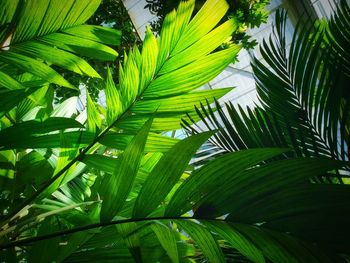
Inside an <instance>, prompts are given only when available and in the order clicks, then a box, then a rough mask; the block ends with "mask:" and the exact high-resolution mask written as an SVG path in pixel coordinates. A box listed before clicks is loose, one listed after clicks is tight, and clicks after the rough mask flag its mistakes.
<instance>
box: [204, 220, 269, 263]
mask: <svg viewBox="0 0 350 263" xmlns="http://www.w3.org/2000/svg"><path fill="white" fill-rule="evenodd" d="M204 225H205V226H207V227H208V228H209V229H210V230H211V231H214V232H216V233H217V234H218V235H219V236H220V237H222V238H224V239H225V240H227V241H228V242H229V243H230V245H231V246H232V247H233V248H234V249H237V250H238V251H239V252H240V253H241V254H242V255H243V256H245V257H246V258H248V259H249V260H251V261H252V262H256V263H264V262H265V259H264V256H263V254H262V253H261V251H260V250H259V249H258V248H257V247H256V246H255V245H254V243H253V242H251V240H249V239H248V238H247V237H246V236H244V235H243V234H241V233H240V232H239V231H237V230H236V229H235V227H234V225H233V224H232V225H230V224H227V223H225V222H215V221H205V222H204Z"/></svg>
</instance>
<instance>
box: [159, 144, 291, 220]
mask: <svg viewBox="0 0 350 263" xmlns="http://www.w3.org/2000/svg"><path fill="white" fill-rule="evenodd" d="M286 151H287V150H286V149H277V148H276V149H273V148H266V149H249V150H243V151H239V152H233V153H228V154H225V155H223V156H221V157H218V158H216V159H214V160H213V161H211V162H209V163H208V164H207V165H205V166H203V167H201V168H200V169H198V170H195V171H194V172H193V173H192V175H191V176H190V177H189V178H188V179H187V180H186V181H185V182H184V183H183V184H182V185H181V186H180V187H179V188H178V189H177V191H176V192H175V193H174V195H173V197H172V198H171V200H170V201H169V204H168V205H167V207H166V211H165V214H166V215H168V216H169V215H172V216H178V215H182V214H184V213H185V212H187V211H189V210H191V208H192V207H198V206H199V205H201V204H202V203H203V202H208V203H211V202H214V203H215V200H216V199H217V196H218V195H223V194H225V193H224V192H223V188H222V185H225V184H227V183H228V182H230V181H231V180H232V178H234V177H238V176H239V175H240V173H241V172H242V171H244V170H245V169H247V168H250V167H252V166H253V165H256V164H258V163H259V162H262V161H264V160H267V159H270V158H272V157H274V156H276V155H280V154H281V153H284V152H286Z"/></svg>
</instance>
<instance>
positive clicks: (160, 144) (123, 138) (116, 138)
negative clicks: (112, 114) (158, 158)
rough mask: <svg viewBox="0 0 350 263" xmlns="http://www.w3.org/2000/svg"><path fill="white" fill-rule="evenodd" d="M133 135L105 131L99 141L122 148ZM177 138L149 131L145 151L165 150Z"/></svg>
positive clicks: (176, 140)
mask: <svg viewBox="0 0 350 263" xmlns="http://www.w3.org/2000/svg"><path fill="white" fill-rule="evenodd" d="M132 138H133V136H132V135H128V134H123V133H107V134H106V135H105V136H104V137H103V138H102V139H101V140H100V141H99V142H100V143H101V144H103V145H106V146H108V147H112V148H115V149H119V150H124V149H125V148H126V147H127V145H128V144H129V143H130V141H131V140H132ZM178 141H179V140H178V139H175V138H171V137H167V136H163V135H160V134H157V133H153V132H150V133H149V135H148V137H147V142H146V146H145V152H166V151H168V150H169V149H170V148H171V147H172V146H174V144H175V143H177V142H178Z"/></svg>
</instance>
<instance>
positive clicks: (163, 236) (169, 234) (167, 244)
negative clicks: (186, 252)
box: [151, 223, 179, 263]
mask: <svg viewBox="0 0 350 263" xmlns="http://www.w3.org/2000/svg"><path fill="white" fill-rule="evenodd" d="M151 228H152V230H153V231H154V233H155V234H156V235H157V238H158V240H159V242H160V244H161V245H162V247H163V248H164V249H165V251H166V252H167V254H168V256H169V257H170V259H171V261H172V262H173V263H177V262H179V253H178V251H177V243H176V237H175V233H174V232H173V231H172V230H171V229H169V228H168V227H166V226H165V225H163V224H160V223H155V224H152V225H151Z"/></svg>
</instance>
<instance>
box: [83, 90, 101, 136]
mask: <svg viewBox="0 0 350 263" xmlns="http://www.w3.org/2000/svg"><path fill="white" fill-rule="evenodd" d="M86 101H87V103H86V111H87V126H88V130H89V131H90V132H92V133H95V132H96V129H97V130H99V129H100V128H101V125H102V119H101V117H100V113H99V112H98V110H97V108H96V105H95V103H94V102H93V101H92V99H91V97H90V94H89V91H88V90H87V89H86Z"/></svg>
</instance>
